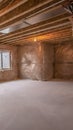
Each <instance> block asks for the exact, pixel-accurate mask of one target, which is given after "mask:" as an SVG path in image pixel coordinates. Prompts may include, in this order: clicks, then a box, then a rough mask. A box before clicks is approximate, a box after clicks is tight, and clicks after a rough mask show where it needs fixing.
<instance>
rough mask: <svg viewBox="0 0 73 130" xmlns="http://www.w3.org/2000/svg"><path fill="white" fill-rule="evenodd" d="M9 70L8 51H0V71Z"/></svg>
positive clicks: (9, 59) (9, 55) (9, 56)
mask: <svg viewBox="0 0 73 130" xmlns="http://www.w3.org/2000/svg"><path fill="white" fill-rule="evenodd" d="M10 68H11V54H10V51H0V69H1V70H3V69H10Z"/></svg>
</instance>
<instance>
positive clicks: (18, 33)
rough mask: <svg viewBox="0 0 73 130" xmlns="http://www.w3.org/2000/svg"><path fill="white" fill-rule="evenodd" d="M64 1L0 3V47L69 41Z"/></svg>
mask: <svg viewBox="0 0 73 130" xmlns="http://www.w3.org/2000/svg"><path fill="white" fill-rule="evenodd" d="M66 1H67V0H0V44H9V45H24V44H25V43H28V42H33V41H34V38H36V39H37V40H38V41H50V42H54V41H63V40H68V39H72V22H71V21H70V18H72V14H71V13H69V12H67V11H66V10H65V9H64V7H63V5H64V4H65V2H66Z"/></svg>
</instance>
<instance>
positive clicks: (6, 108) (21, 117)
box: [0, 80, 73, 130]
mask: <svg viewBox="0 0 73 130" xmlns="http://www.w3.org/2000/svg"><path fill="white" fill-rule="evenodd" d="M0 130H73V82H55V81H53V82H40V81H31V80H19V81H13V82H8V83H1V84H0Z"/></svg>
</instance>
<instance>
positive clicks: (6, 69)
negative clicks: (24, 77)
mask: <svg viewBox="0 0 73 130" xmlns="http://www.w3.org/2000/svg"><path fill="white" fill-rule="evenodd" d="M4 52H8V53H9V59H10V60H9V63H10V68H4V67H3V56H2V53H4ZM0 53H1V68H0V71H8V70H12V55H11V51H10V50H0Z"/></svg>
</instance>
